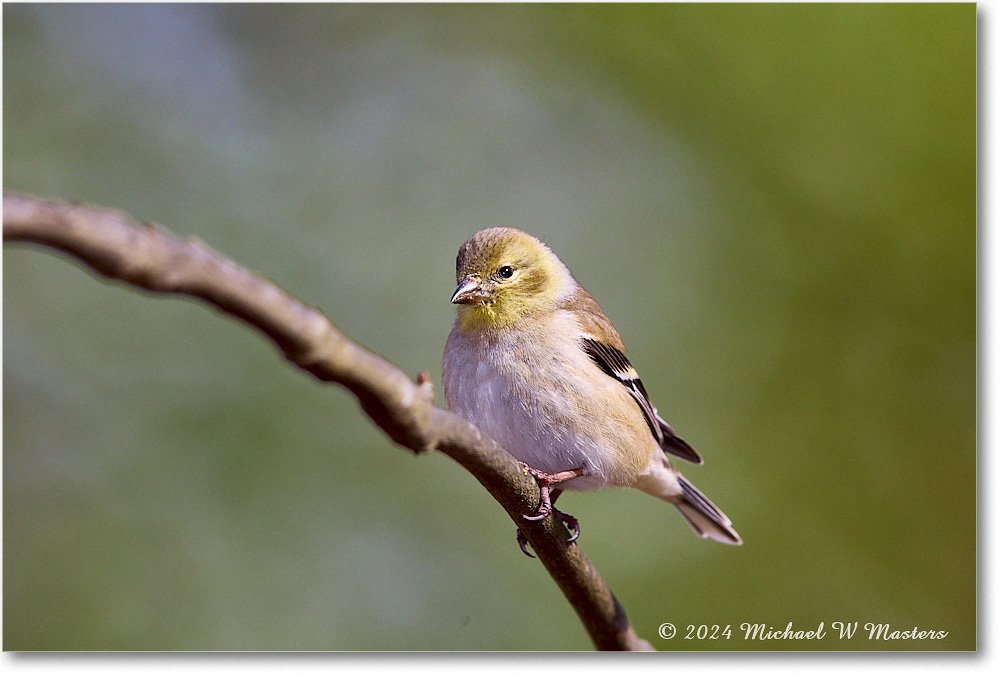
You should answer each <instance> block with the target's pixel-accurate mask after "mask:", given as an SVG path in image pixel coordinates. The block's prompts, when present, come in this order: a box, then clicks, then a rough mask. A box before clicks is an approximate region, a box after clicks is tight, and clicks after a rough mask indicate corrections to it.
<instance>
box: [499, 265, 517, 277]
mask: <svg viewBox="0 0 1000 675" xmlns="http://www.w3.org/2000/svg"><path fill="white" fill-rule="evenodd" d="M497 274H499V275H500V278H501V279H510V278H511V277H512V276H514V268H513V267H511V266H510V265H504V266H503V267H501V268H500V269H498V270H497Z"/></svg>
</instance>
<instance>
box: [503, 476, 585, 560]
mask: <svg viewBox="0 0 1000 675" xmlns="http://www.w3.org/2000/svg"><path fill="white" fill-rule="evenodd" d="M521 465H522V466H523V467H524V468H525V470H526V471H527V472H528V473H530V474H531V475H532V476H534V477H535V480H536V481H538V489H539V492H541V504H540V505H539V507H538V513H536V514H535V515H533V516H527V515H526V516H523V517H524V518H525V519H526V520H541V519H542V518H544V517H545V516H547V515H549V514H550V513H555V516H556V518H558V519H559V521H560V522H562V523H563V524H565V525H567V526H568V527H569V529H570V531H571V533H570V537H569V539H567V540H566V543H573V542H574V541H576V539H577V537H579V536H580V521H578V520H577V519H576V518H574V517H573V516H571V515H569V514H568V513H563V512H562V511H560V510H559V509H557V508H555V503H556V500H557V499H559V495H561V494H562V493H563V491H562V490H559V489H554V490H552V492H551V495H550V493H549V486H550V485H553V484H558V483H562V482H564V481H567V480H570V479H571V478H578V477H579V476H585V475H587V473H588V472H587V470H586V469H584V468H583V467H580V468H579V469H573V470H570V471H560V472H559V473H545V472H543V471H539V470H538V469H534V468H532V467H530V466H528V465H527V464H525V463H524V462H521ZM517 544H518V546H520V547H521V550H522V551H523V552H524V555H526V556H528V557H529V558H534V557H535V556H533V555H532V554H531V553H530V552H529V551H528V539H527V537H525V536H524V532H522V531H521V528H518V530H517Z"/></svg>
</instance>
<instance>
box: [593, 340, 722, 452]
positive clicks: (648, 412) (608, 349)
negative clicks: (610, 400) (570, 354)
mask: <svg viewBox="0 0 1000 675" xmlns="http://www.w3.org/2000/svg"><path fill="white" fill-rule="evenodd" d="M583 349H584V351H586V352H587V355H588V356H590V358H591V359H593V361H594V363H596V364H597V365H598V366H599V367H600V369H601V370H603V371H604V372H605V373H607V374H608V375H609V376H611V377H613V378H615V379H616V380H618V381H619V382H621V383H622V384H623V385H625V387H626V388H627V389H628V391H629V393H630V394H631V395H632V398H633V399H635V402H636V403H638V404H639V409H640V410H642V414H643V416H644V417H645V418H646V424H648V425H649V430H650V431H651V432H652V433H653V436H654V437H655V438H656V442H657V443H658V444H659V445H660V447H661V448H663V451H664V452H666V453H668V454H671V455H674V456H675V457H680V458H681V459H683V460H686V461H688V462H692V463H694V464H701V463H702V462H703V460H702V458H701V455H699V454H698V451H697V450H695V449H694V448H692V447H691V446H690V445H688V444H687V443H686V442H685V441H684V439H682V438H680V437H679V436H678V435H677V434H675V433H674V430H673V429H671V428H670V425H669V424H667V423H666V422H665V421H664V420H663V418H662V417H660V415H659V414H658V413H657V412H656V408H655V407H653V404H652V403H651V402H650V400H649V394H647V393H646V388H645V387H644V386H642V380H640V379H639V374H638V373H637V372H636V371H635V368H633V367H632V364H631V363H629V360H628V357H626V356H625V354H624V352H622V351H621V350H620V349H618V348H617V347H613V346H611V345H609V344H607V343H606V342H602V341H600V340H595V339H593V338H589V337H585V338H583Z"/></svg>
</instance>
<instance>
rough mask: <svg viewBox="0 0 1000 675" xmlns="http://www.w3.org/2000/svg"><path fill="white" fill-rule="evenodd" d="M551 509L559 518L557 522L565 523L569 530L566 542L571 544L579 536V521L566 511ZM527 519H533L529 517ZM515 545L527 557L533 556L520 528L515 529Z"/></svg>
mask: <svg viewBox="0 0 1000 675" xmlns="http://www.w3.org/2000/svg"><path fill="white" fill-rule="evenodd" d="M551 510H552V513H554V514H555V517H556V518H558V519H559V522H561V523H563V524H564V525H566V527H567V529H568V530H569V532H570V534H569V539H567V540H566V543H567V544H572V543H573V542H574V541H576V540H577V538H579V536H580V521H579V520H577V519H576V518H574V517H573V516H571V515H569V514H568V513H563V512H562V511H560V510H559V509H557V508H554V507H553V508H552V509H551ZM546 515H548V514H546ZM525 518H527V516H525ZM529 520H533V519H532V518H529ZM517 545H518V546H520V547H521V550H522V551H523V552H524V555H526V556H528V557H529V558H534V557H535V556H534V555H532V553H531V552H530V551H529V550H528V538H527V537H525V536H524V532H522V531H521V528H518V529H517Z"/></svg>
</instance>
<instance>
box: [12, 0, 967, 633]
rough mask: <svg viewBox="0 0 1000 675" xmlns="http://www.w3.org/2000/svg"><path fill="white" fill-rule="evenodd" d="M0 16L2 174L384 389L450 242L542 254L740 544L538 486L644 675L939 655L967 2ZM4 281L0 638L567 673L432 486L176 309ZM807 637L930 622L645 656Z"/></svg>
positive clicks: (447, 475)
mask: <svg viewBox="0 0 1000 675" xmlns="http://www.w3.org/2000/svg"><path fill="white" fill-rule="evenodd" d="M3 11H4V47H3V48H4V65H5V68H4V106H5V107H4V175H5V188H8V189H14V190H19V191H25V192H29V193H34V194H38V195H51V196H57V197H62V198H68V199H78V200H86V201H90V202H95V203H100V204H105V205H108V206H113V207H117V208H121V209H123V210H126V211H128V212H130V213H131V214H133V215H135V216H136V217H138V218H141V219H150V220H154V221H157V222H159V223H162V224H164V225H165V226H167V227H168V228H170V229H171V230H173V231H174V232H176V233H178V234H181V235H194V236H198V237H199V238H201V239H204V240H205V241H207V242H208V243H209V244H210V245H212V246H214V247H216V248H218V249H219V250H221V251H222V252H223V253H225V254H227V255H229V256H231V257H233V258H234V259H235V260H237V261H239V262H240V263H242V264H244V265H246V266H248V267H250V268H251V269H255V270H257V271H259V272H261V273H263V274H265V275H267V276H269V277H271V278H273V279H275V280H276V281H277V282H278V283H279V284H281V285H283V286H284V287H285V288H287V289H288V290H289V291H290V292H292V293H294V294H296V295H297V296H299V297H300V298H302V299H303V300H304V301H305V302H308V303H311V304H314V305H316V306H318V307H319V308H320V309H321V310H323V311H324V312H325V313H327V314H328V315H329V316H330V317H331V319H332V320H333V321H334V322H335V323H336V324H337V325H338V326H339V327H340V328H341V329H342V330H344V331H345V332H347V334H348V335H350V336H351V337H353V338H354V339H356V340H358V341H360V342H361V343H362V344H365V345H366V346H368V347H370V348H372V349H374V350H375V351H378V352H379V353H381V354H383V355H385V356H386V357H388V358H389V359H390V360H392V361H394V362H395V363H397V364H399V365H400V366H401V367H403V368H404V369H406V370H407V371H409V372H411V373H416V371H418V370H420V369H423V368H427V369H430V370H431V371H432V372H435V373H436V372H437V370H438V368H437V364H438V363H439V359H440V350H441V348H442V346H443V344H444V339H445V336H446V335H447V332H448V330H449V328H450V322H451V319H452V309H451V308H450V306H449V305H448V302H447V300H448V297H449V295H450V293H451V291H452V290H453V288H452V286H453V283H454V282H453V269H454V267H453V266H454V254H455V251H456V250H457V248H458V246H459V245H460V244H461V243H462V242H463V241H464V240H465V238H467V237H468V235H470V234H471V233H472V232H474V231H475V230H477V229H479V228H481V227H484V226H491V225H515V226H518V227H522V228H524V229H526V230H528V231H531V232H532V233H534V234H536V235H538V236H540V237H542V238H543V239H544V240H546V241H547V242H549V243H550V244H551V245H552V246H553V248H554V250H555V251H556V252H557V253H558V254H559V255H560V256H561V257H562V258H563V260H565V261H566V262H567V264H568V265H569V266H570V268H571V269H573V270H574V273H575V274H576V276H577V278H578V279H580V281H581V282H582V283H583V284H584V285H585V286H586V287H587V288H588V289H589V290H590V291H591V292H592V293H593V294H594V295H595V296H596V297H597V299H598V300H599V301H600V302H601V303H602V305H603V306H604V308H605V310H606V311H607V313H608V314H609V315H610V316H611V317H612V318H613V319H614V320H615V322H616V324H617V325H618V327H619V329H620V330H621V332H622V334H623V336H624V338H625V341H626V343H627V344H628V345H629V347H630V350H631V351H630V353H631V355H632V357H633V361H634V362H635V363H636V365H637V367H638V368H639V370H640V372H642V373H643V379H644V381H645V383H646V385H647V387H648V389H649V390H650V393H651V395H652V396H653V399H654V401H656V402H657V405H658V407H659V408H660V410H661V411H662V412H663V413H664V414H665V416H666V417H667V419H668V420H670V422H671V423H672V424H673V425H674V427H675V428H676V429H677V430H678V431H679V432H680V433H681V434H682V435H683V436H684V437H685V438H687V439H688V440H689V441H691V442H692V444H693V445H694V446H695V447H697V448H698V449H699V450H700V451H701V452H702V454H703V455H704V456H705V458H706V464H705V466H704V467H693V468H690V469H688V470H687V471H686V474H687V475H688V476H689V477H690V478H691V479H692V480H693V482H695V483H696V484H697V485H699V487H701V488H702V489H703V490H704V491H705V492H706V494H708V495H709V496H710V497H711V498H712V499H713V500H715V501H716V502H717V503H718V504H719V505H720V506H721V507H722V508H723V509H724V510H725V511H726V512H727V513H728V514H729V515H730V516H732V518H733V520H734V522H735V524H736V527H737V529H738V530H739V532H740V533H741V535H742V536H743V538H744V540H745V542H746V544H745V545H744V546H743V547H742V548H740V549H732V548H728V547H723V546H718V545H715V544H713V543H711V542H706V541H700V540H698V539H696V538H694V537H692V536H691V535H690V533H689V532H688V530H687V526H686V525H685V524H684V523H683V522H682V521H681V519H680V518H678V517H677V515H676V513H674V512H673V509H670V508H665V507H664V506H663V505H662V504H659V503H657V502H655V501H654V500H650V499H649V498H648V497H645V496H644V495H641V494H631V493H626V492H617V491H606V492H603V493H600V494H586V495H579V494H577V495H567V496H566V497H564V502H561V506H563V508H565V509H567V510H568V511H569V512H571V513H574V514H575V515H576V516H578V517H580V518H581V521H582V524H583V536H582V539H581V544H582V546H583V547H584V549H585V550H586V552H587V553H588V555H590V556H591V557H592V558H593V560H594V562H595V564H596V565H597V566H598V568H599V569H600V570H601V572H602V573H603V574H604V576H605V578H606V579H607V581H608V582H609V583H610V585H611V586H612V588H613V589H614V590H615V592H616V594H617V595H618V597H619V598H620V600H621V601H622V604H623V605H624V607H625V608H626V610H627V611H628V613H629V616H630V618H631V619H632V621H633V623H634V624H635V626H636V628H637V630H638V631H639V633H640V634H641V635H643V636H644V637H646V638H648V639H650V640H652V641H653V642H654V644H655V645H656V647H657V648H659V649H664V650H669V649H723V650H725V649H751V650H752V649H813V648H815V649H838V650H839V649H905V650H911V649H972V648H974V647H975V631H976V621H975V610H976V582H975V579H976V558H975V552H976V539H975V537H976V500H975V487H976V285H975V280H976V276H975V275H976V79H975V77H976V15H975V6H974V5H971V4H967V5H762V6H754V5H739V6H732V5H706V6H702V5H677V6H674V5H587V6H575V5H554V6H534V5H533V6H523V5H503V6H451V5H449V6H425V5H420V6H381V5H375V6H360V5H359V6H355V5H338V6H318V5H308V6H302V5H285V6H252V7H251V6H247V7H240V6H213V5H169V6H168V5H145V6H80V5H74V6H70V5H38V6H30V5H16V6H15V5H7V6H5V7H4V8H3ZM3 261H4V271H3V278H4V298H3V300H4V307H3V319H4V323H3V326H4V329H3V330H4V334H3V338H4V375H3V384H4V401H3V406H4V408H3V416H4V425H3V426H4V430H3V433H4V438H3V445H4V459H3V461H4V465H3V468H4V628H5V634H4V648H5V649H8V650H12V649H13V650H25V649H71V650H76V649H185V650H196V649H311V650H313V649H320V650H322V649H352V650H353V649H358V650H363V649H587V648H589V647H590V644H589V641H588V639H587V637H586V635H585V633H584V631H583V629H582V628H581V627H580V625H579V623H578V621H577V620H576V618H575V615H574V614H573V612H572V610H571V609H570V608H569V606H568V605H567V604H566V603H565V602H564V600H563V599H562V597H561V596H560V594H559V592H558V590H557V589H556V587H555V585H554V584H553V583H552V582H551V580H550V579H549V578H548V576H547V575H546V574H545V572H544V571H543V569H542V568H541V566H539V565H538V564H537V563H536V562H533V561H530V560H528V559H527V558H524V557H523V556H522V555H521V553H520V552H519V551H518V550H517V547H516V545H515V543H514V539H513V526H512V523H511V522H510V521H509V519H508V518H507V517H506V516H505V514H504V513H503V512H502V510H501V509H499V508H498V507H497V506H496V504H494V503H492V501H491V500H490V499H489V497H488V496H487V495H486V494H485V493H484V492H483V491H482V490H481V489H480V488H479V487H478V485H477V484H476V483H475V481H474V480H472V479H471V478H470V477H469V476H468V475H467V474H465V473H464V472H463V471H462V470H461V469H460V468H459V467H457V466H455V465H454V464H453V463H451V462H450V461H448V460H446V459H445V458H444V457H440V456H427V457H421V458H418V459H414V458H412V457H410V456H408V454H407V453H405V452H401V451H399V450H398V449H397V448H395V447H393V446H392V445H391V444H390V443H389V441H388V440H387V439H386V438H385V437H383V436H382V435H381V434H380V433H379V432H378V431H377V430H375V429H374V428H373V427H372V426H371V425H370V424H369V423H368V422H367V421H366V419H365V418H364V416H363V415H362V414H361V413H360V412H359V411H358V409H357V407H356V405H355V404H354V402H353V400H352V399H351V398H350V396H348V395H347V394H345V393H344V392H342V391H339V390H336V389H332V388H324V387H320V386H318V385H316V384H315V383H314V382H312V381H310V380H309V379H308V378H307V377H304V376H302V375H301V374H299V373H297V372H295V371H293V370H292V369H290V368H289V367H287V366H286V365H285V364H284V363H283V362H282V360H281V359H280V357H279V356H278V355H277V354H276V353H275V352H274V350H273V349H272V348H271V347H270V345H268V344H266V343H265V342H264V341H263V340H261V339H260V338H258V337H257V336H254V335H252V334H250V333H249V332H248V331H246V330H244V329H243V328H242V327H240V326H238V325H236V324H235V323H233V322H231V321H228V320H220V319H219V317H218V316H217V315H215V314H214V313H213V312H211V311H209V310H206V309H205V308H203V307H199V306H196V305H195V304H193V303H190V302H185V301H178V300H164V299H153V298H150V297H149V296H146V295H143V294H141V293H137V292H134V291H131V290H125V289H123V288H120V287H113V286H110V285H108V284H105V283H102V282H99V281H97V280H95V278H94V277H92V276H91V275H89V274H86V273H81V271H80V269H79V267H78V266H77V265H75V264H72V263H67V262H66V261H65V260H64V259H62V258H59V257H56V256H51V255H47V254H43V253H41V252H39V251H37V250H31V249H28V248H24V247H16V246H5V247H4V254H3ZM835 620H843V621H860V622H862V623H864V622H866V621H872V620H875V621H883V622H889V623H891V624H893V625H894V627H898V628H900V629H901V630H907V629H910V628H912V627H913V626H914V625H916V626H918V627H920V628H928V629H936V630H947V631H950V633H949V636H948V637H947V638H946V639H945V640H941V641H936V642H926V641H924V642H917V641H901V642H875V643H873V642H869V641H867V640H864V639H862V638H860V637H856V638H855V639H854V640H853V641H851V642H849V643H842V642H839V641H837V640H835V639H832V638H827V639H826V640H825V641H823V642H817V643H810V644H802V643H794V642H767V643H753V642H750V643H747V642H744V641H743V640H741V639H733V640H729V641H710V640H704V641H698V640H694V641H687V640H683V639H680V638H675V639H674V640H672V641H664V640H661V639H659V638H657V637H656V627H657V626H658V625H659V624H660V623H662V622H664V621H670V622H673V623H675V624H677V625H678V626H686V624H688V623H696V624H697V623H708V624H717V623H718V624H732V625H733V627H734V628H737V627H738V625H739V624H740V623H742V622H744V621H748V622H764V623H767V624H769V625H773V626H778V627H781V628H783V627H784V626H785V624H786V623H787V622H788V621H793V622H795V624H796V627H800V626H801V627H802V628H803V629H808V628H813V627H815V626H814V624H816V623H818V622H819V621H824V622H826V625H827V626H828V627H829V625H830V622H832V621H835ZM737 632H738V631H737Z"/></svg>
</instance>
